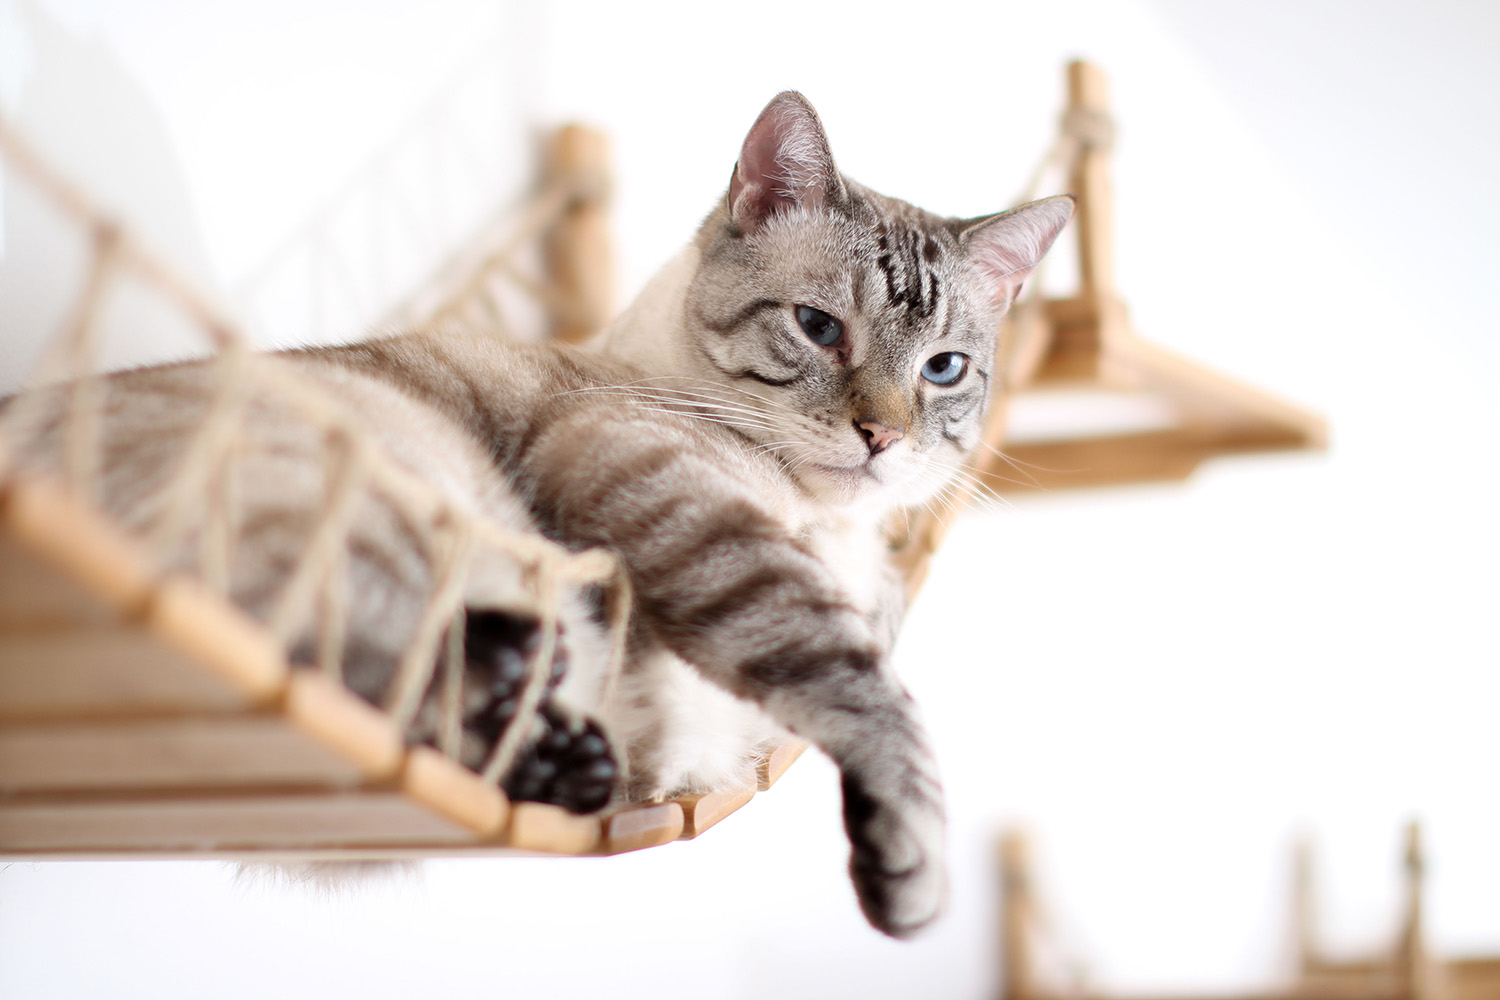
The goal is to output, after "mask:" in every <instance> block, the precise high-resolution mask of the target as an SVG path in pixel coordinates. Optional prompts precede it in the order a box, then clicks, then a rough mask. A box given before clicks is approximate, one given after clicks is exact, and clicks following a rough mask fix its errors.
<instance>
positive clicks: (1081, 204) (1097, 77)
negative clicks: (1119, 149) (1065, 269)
mask: <svg viewBox="0 0 1500 1000" xmlns="http://www.w3.org/2000/svg"><path fill="white" fill-rule="evenodd" d="M1064 127H1065V128H1066V129H1068V131H1069V132H1070V133H1071V134H1072V135H1073V136H1074V137H1075V138H1076V139H1077V140H1078V143H1079V149H1078V155H1077V157H1076V158H1075V159H1074V161H1073V172H1072V177H1071V184H1072V188H1073V196H1074V197H1075V198H1077V199H1078V209H1077V214H1076V215H1075V216H1074V218H1073V226H1074V229H1075V231H1076V232H1077V233H1078V276H1079V284H1080V286H1081V287H1080V293H1081V296H1082V297H1083V298H1084V299H1085V300H1091V301H1094V302H1096V303H1097V302H1099V301H1101V300H1108V299H1113V298H1114V297H1115V257H1114V245H1115V238H1114V235H1115V234H1114V225H1113V219H1112V216H1111V212H1112V209H1113V207H1114V203H1113V200H1112V199H1111V197H1110V187H1109V146H1110V142H1111V136H1110V132H1111V131H1112V129H1113V125H1112V124H1111V122H1110V118H1109V100H1108V94H1107V91H1106V87H1105V81H1104V73H1103V71H1101V70H1100V69H1099V67H1097V66H1095V65H1093V64H1092V63H1086V62H1072V63H1069V64H1068V111H1067V119H1066V122H1065V124H1064Z"/></svg>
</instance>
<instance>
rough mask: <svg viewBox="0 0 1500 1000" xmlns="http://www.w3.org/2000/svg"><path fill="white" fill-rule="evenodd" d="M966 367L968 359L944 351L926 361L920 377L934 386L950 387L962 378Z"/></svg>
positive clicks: (952, 352)
mask: <svg viewBox="0 0 1500 1000" xmlns="http://www.w3.org/2000/svg"><path fill="white" fill-rule="evenodd" d="M968 367H969V359H968V358H966V357H964V356H963V355H962V354H958V353H955V352H954V351H944V352H943V353H942V354H934V355H933V356H932V357H930V358H928V359H927V363H926V364H925V365H923V366H922V377H923V378H925V379H926V380H927V381H929V382H931V383H933V384H934V385H952V384H953V383H954V382H957V381H958V380H959V379H961V378H963V375H964V372H965V371H967V370H968Z"/></svg>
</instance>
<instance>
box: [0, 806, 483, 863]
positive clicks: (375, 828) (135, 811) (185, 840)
mask: <svg viewBox="0 0 1500 1000" xmlns="http://www.w3.org/2000/svg"><path fill="white" fill-rule="evenodd" d="M473 840H474V833H473V831H472V830H469V829H467V828H465V827H463V826H461V825H459V824H457V823H454V822H452V821H451V820H449V819H448V818H446V817H444V816H441V815H439V814H437V813H435V812H433V811H432V810H430V809H426V808H424V807H423V806H421V805H420V804H418V803H416V802H414V801H412V800H411V799H410V798H408V797H407V796H405V795H403V794H401V793H400V792H398V791H362V792H347V793H342V794H332V795H312V794H308V795H276V794H245V795H242V796H224V797H214V798H176V799H174V798H166V797H163V798H137V799H129V800H125V799H121V800H112V801H110V800H100V799H96V798H91V799H85V800H67V799H55V800H37V799H34V798H33V799H15V800H11V801H9V802H7V803H6V804H4V805H0V852H3V853H8V854H13V855H23V854H27V853H33V852H35V853H45V854H53V855H56V854H59V853H66V852H69V851H85V852H86V851H118V852H128V851H131V850H159V851H213V850H233V849H235V848H240V847H244V848H255V849H261V850H264V849H267V848H295V847H299V846H307V847H317V846H320V845H355V846H357V845H367V846H374V845H382V844H389V845H396V846H399V845H402V844H407V843H423V844H428V843H432V844H436V843H449V844H454V843H467V842H472V841H473Z"/></svg>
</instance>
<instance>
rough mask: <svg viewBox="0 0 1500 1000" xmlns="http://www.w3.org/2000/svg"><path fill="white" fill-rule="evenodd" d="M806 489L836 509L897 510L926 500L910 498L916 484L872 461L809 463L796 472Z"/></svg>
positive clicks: (916, 491)
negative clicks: (837, 463)
mask: <svg viewBox="0 0 1500 1000" xmlns="http://www.w3.org/2000/svg"><path fill="white" fill-rule="evenodd" d="M796 477H797V480H798V482H800V483H801V484H802V487H803V488H804V489H805V490H807V492H808V493H810V494H812V495H813V496H814V497H816V498H817V499H818V501H819V502H821V503H825V504H829V505H831V506H835V507H848V506H852V505H854V504H859V505H861V506H870V507H879V508H881V509H893V508H896V507H901V506H904V505H906V504H909V503H914V502H917V501H919V500H920V499H922V498H921V497H920V496H917V497H915V498H914V499H913V498H909V497H908V496H907V494H909V493H920V491H919V490H914V489H913V485H914V484H912V483H909V482H907V481H905V479H904V478H902V477H897V476H893V475H892V474H891V473H890V471H889V470H876V469H873V468H872V467H871V464H870V463H868V462H865V463H860V464H859V465H853V466H840V465H823V464H816V463H807V464H804V465H801V466H799V467H798V468H797V470H796Z"/></svg>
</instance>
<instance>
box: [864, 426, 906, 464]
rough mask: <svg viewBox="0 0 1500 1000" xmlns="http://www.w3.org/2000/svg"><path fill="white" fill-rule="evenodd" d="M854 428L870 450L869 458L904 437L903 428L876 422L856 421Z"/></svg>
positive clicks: (904, 431)
mask: <svg viewBox="0 0 1500 1000" xmlns="http://www.w3.org/2000/svg"><path fill="white" fill-rule="evenodd" d="M854 426H855V427H857V428H859V433H860V435H861V436H862V437H863V438H864V439H865V445H866V446H868V447H869V449H870V455H871V457H873V456H875V455H879V454H880V453H881V452H882V451H885V450H886V449H887V448H889V447H890V446H891V445H893V444H895V443H896V442H897V441H900V440H901V439H902V438H904V437H905V436H906V429H905V428H903V427H887V426H886V425H885V424H882V423H880V422H879V421H876V420H856V421H855V422H854Z"/></svg>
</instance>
